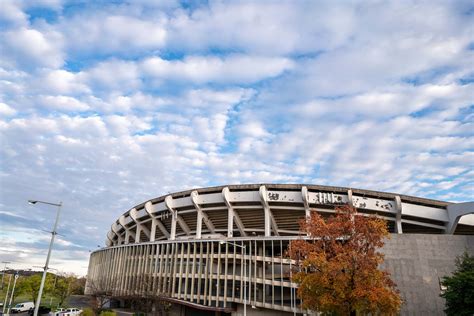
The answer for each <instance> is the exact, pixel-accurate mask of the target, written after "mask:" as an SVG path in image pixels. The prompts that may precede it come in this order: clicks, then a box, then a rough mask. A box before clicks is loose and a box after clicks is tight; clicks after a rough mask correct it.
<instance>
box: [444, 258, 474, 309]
mask: <svg viewBox="0 0 474 316" xmlns="http://www.w3.org/2000/svg"><path fill="white" fill-rule="evenodd" d="M441 283H442V285H444V286H445V287H446V291H445V292H444V293H442V294H441V297H444V298H445V299H446V309H445V310H444V311H445V312H446V314H447V315H448V316H450V315H459V316H464V315H466V316H468V315H472V313H473V311H474V256H471V255H469V254H468V253H467V252H464V254H463V255H461V256H458V257H457V258H456V270H455V271H454V273H453V275H452V276H450V277H444V278H443V281H442V282H441Z"/></svg>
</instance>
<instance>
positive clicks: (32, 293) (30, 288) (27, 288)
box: [20, 273, 54, 304]
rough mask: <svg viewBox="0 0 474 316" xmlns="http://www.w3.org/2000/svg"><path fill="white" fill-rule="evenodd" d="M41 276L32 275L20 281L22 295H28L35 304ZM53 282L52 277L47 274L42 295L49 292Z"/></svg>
mask: <svg viewBox="0 0 474 316" xmlns="http://www.w3.org/2000/svg"><path fill="white" fill-rule="evenodd" d="M41 277H42V275H41V274H33V275H31V276H29V277H25V278H23V279H22V280H21V283H20V284H21V285H20V286H21V289H22V291H23V292H24V293H26V294H27V295H28V297H29V298H30V300H31V301H33V302H34V303H35V304H36V299H37V298H38V292H39V288H40V284H41ZM53 282H54V275H52V274H50V273H48V274H47V277H46V280H45V283H44V289H43V293H48V292H50V291H51V289H52V286H53Z"/></svg>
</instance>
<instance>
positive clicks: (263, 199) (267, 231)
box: [259, 185, 272, 237]
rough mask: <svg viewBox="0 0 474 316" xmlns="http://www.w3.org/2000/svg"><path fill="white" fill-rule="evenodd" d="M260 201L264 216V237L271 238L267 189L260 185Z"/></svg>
mask: <svg viewBox="0 0 474 316" xmlns="http://www.w3.org/2000/svg"><path fill="white" fill-rule="evenodd" d="M259 193H260V199H261V202H262V205H263V210H264V215H265V226H264V227H265V236H266V237H267V236H271V235H272V231H271V219H270V216H271V215H270V206H269V205H268V200H267V189H266V188H265V186H264V185H262V186H261V187H260V189H259Z"/></svg>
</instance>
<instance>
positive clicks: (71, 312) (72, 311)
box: [61, 308, 82, 316]
mask: <svg viewBox="0 0 474 316" xmlns="http://www.w3.org/2000/svg"><path fill="white" fill-rule="evenodd" d="M81 313H82V309H79V308H68V309H66V310H65V311H64V312H62V313H61V316H79V315H81Z"/></svg>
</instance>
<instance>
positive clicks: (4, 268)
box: [2, 261, 11, 290]
mask: <svg viewBox="0 0 474 316" xmlns="http://www.w3.org/2000/svg"><path fill="white" fill-rule="evenodd" d="M2 263H4V264H5V266H4V267H3V272H2V290H3V277H4V276H5V270H6V269H7V264H9V263H11V262H10V261H2Z"/></svg>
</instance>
